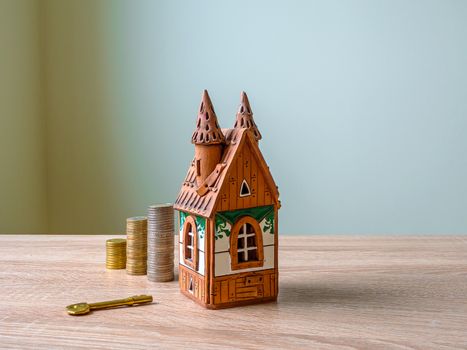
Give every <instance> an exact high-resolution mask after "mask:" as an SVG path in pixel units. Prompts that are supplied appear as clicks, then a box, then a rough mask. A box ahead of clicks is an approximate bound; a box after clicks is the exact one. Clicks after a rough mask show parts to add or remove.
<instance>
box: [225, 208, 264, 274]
mask: <svg viewBox="0 0 467 350" xmlns="http://www.w3.org/2000/svg"><path fill="white" fill-rule="evenodd" d="M230 261H231V265H232V270H241V269H247V268H251V267H260V266H263V236H262V234H261V228H260V227H259V224H258V222H257V221H256V220H255V219H253V218H252V217H251V216H244V217H242V218H241V219H239V220H238V221H237V222H236V223H235V225H234V226H233V228H232V234H231V235H230Z"/></svg>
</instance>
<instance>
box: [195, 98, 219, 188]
mask: <svg viewBox="0 0 467 350" xmlns="http://www.w3.org/2000/svg"><path fill="white" fill-rule="evenodd" d="M191 142H192V143H194V144H195V168H196V182H197V184H198V186H201V185H202V184H203V182H204V180H205V179H206V178H207V177H208V176H209V175H210V174H211V172H213V171H214V169H215V167H216V165H217V164H218V163H219V162H220V161H221V157H222V149H223V147H224V144H225V136H224V134H223V133H222V131H221V128H220V127H219V122H218V121H217V116H216V112H214V107H213V106H212V102H211V99H210V98H209V95H208V92H207V91H206V90H204V92H203V97H202V99H201V104H200V106H199V111H198V118H197V120H196V129H195V131H194V132H193V136H192V137H191Z"/></svg>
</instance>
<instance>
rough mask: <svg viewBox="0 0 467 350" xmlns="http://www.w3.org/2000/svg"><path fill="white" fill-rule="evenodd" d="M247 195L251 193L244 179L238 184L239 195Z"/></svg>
mask: <svg viewBox="0 0 467 350" xmlns="http://www.w3.org/2000/svg"><path fill="white" fill-rule="evenodd" d="M249 195H251V191H250V186H248V183H247V182H246V180H243V182H242V185H241V186H240V197H247V196H249Z"/></svg>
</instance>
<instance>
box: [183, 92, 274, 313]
mask: <svg viewBox="0 0 467 350" xmlns="http://www.w3.org/2000/svg"><path fill="white" fill-rule="evenodd" d="M236 118H237V120H236V121H235V126H234V128H232V129H220V127H219V123H218V121H217V116H216V113H215V112H214V108H213V105H212V103H211V100H210V98H209V95H208V93H207V91H204V93H203V97H202V101H201V105H200V107H199V111H198V118H197V121H196V129H195V131H194V133H193V136H192V139H191V142H192V143H193V144H194V145H195V157H194V159H193V162H192V163H191V165H190V167H189V169H188V174H187V176H186V178H185V181H184V182H183V185H182V188H181V190H180V193H179V195H178V197H177V200H176V201H175V205H174V208H175V209H176V210H178V212H179V215H178V217H179V225H180V266H179V282H180V289H181V291H182V293H183V294H185V295H186V296H188V297H190V298H191V299H193V300H195V301H196V302H198V303H199V304H202V305H203V306H205V307H207V308H210V309H216V308H223V307H231V306H237V305H243V304H252V303H259V302H266V301H272V300H276V298H277V294H278V256H277V252H278V238H277V232H278V231H277V212H278V209H279V207H280V202H279V192H278V189H277V186H276V184H275V183H274V180H273V178H272V175H271V173H270V172H269V167H268V166H267V164H266V161H265V160H264V158H263V156H262V154H261V151H260V150H259V146H258V142H259V140H260V139H261V134H260V132H259V130H258V128H257V126H256V124H255V122H254V120H253V113H252V111H251V108H250V104H249V102H248V98H247V95H246V94H245V93H244V92H243V93H242V95H241V104H240V106H239V109H238V112H237V116H236Z"/></svg>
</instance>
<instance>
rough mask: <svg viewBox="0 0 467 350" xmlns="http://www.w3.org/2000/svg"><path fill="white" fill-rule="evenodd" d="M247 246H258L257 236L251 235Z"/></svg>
mask: <svg viewBox="0 0 467 350" xmlns="http://www.w3.org/2000/svg"><path fill="white" fill-rule="evenodd" d="M246 245H247V247H256V236H251V237H248V238H247V239H246Z"/></svg>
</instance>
